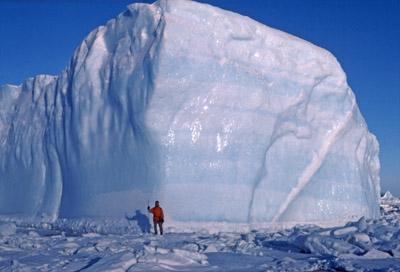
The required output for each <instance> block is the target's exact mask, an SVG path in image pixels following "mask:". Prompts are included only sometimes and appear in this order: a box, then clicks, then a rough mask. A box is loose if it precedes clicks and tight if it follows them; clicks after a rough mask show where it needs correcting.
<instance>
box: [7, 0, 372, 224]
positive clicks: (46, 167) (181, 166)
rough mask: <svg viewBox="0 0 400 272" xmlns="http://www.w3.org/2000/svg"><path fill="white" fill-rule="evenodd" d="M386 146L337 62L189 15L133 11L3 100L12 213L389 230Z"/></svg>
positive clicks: (225, 19)
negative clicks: (368, 225)
mask: <svg viewBox="0 0 400 272" xmlns="http://www.w3.org/2000/svg"><path fill="white" fill-rule="evenodd" d="M378 149H379V148H378V143H377V141H376V138H375V137H374V136H373V135H372V134H371V133H369V131H368V129H367V126H366V124H365V121H364V119H363V117H362V116H361V114H360V112H359V109H358V107H357V104H356V101H355V97H354V94H353V92H352V91H351V89H350V88H349V86H348V85H347V83H346V75H345V74H344V72H343V71H342V69H341V67H340V65H339V63H338V62H337V60H336V59H335V57H333V56H332V55H331V54H330V53H329V52H327V51H326V50H324V49H321V48H319V47H316V46H315V45H312V44H310V43H308V42H306V41H304V40H301V39H299V38H296V37H294V36H291V35H289V34H286V33H283V32H281V31H278V30H275V29H272V28H269V27H267V26H264V25H262V24H259V23H257V22H255V21H253V20H251V19H250V18H247V17H243V16H241V15H238V14H235V13H232V12H228V11H224V10H221V9H218V8H215V7H212V6H209V5H204V4H199V3H196V2H192V1H184V0H174V1H168V0H160V1H157V2H155V3H154V4H152V5H146V4H134V5H130V6H128V10H127V11H126V12H125V13H123V14H121V15H119V16H118V17H117V18H116V19H114V20H110V21H109V22H108V23H107V25H106V26H101V27H99V28H97V29H96V30H94V31H93V32H92V33H90V34H89V36H88V37H87V38H86V39H85V40H84V41H83V42H82V44H81V45H80V46H79V47H78V49H77V50H76V51H75V53H74V56H73V58H72V59H71V61H70V63H69V65H68V66H67V68H66V69H65V70H64V71H63V72H62V73H61V75H60V76H57V77H53V76H37V77H35V78H30V79H27V80H26V81H25V82H24V83H23V84H22V85H20V86H10V85H6V86H4V87H3V89H2V90H1V92H0V213H1V214H20V215H29V216H30V215H32V216H40V217H43V218H49V219H56V218H57V217H66V218H73V217H86V216H99V217H124V213H125V212H126V211H133V210H135V209H138V210H142V211H144V209H145V207H146V206H147V200H148V199H151V201H154V200H155V199H158V200H160V202H161V206H162V207H163V208H164V211H165V213H166V217H167V220H170V222H171V221H188V220H189V221H190V220H194V221H229V222H254V221H255V222H257V221H262V222H268V221H318V220H332V219H336V218H344V217H351V216H366V217H367V218H376V217H378V216H379V191H380V186H379V168H380V166H379V159H378Z"/></svg>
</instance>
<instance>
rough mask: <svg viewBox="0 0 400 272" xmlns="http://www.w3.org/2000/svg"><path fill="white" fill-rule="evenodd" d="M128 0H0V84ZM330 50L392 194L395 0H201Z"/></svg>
mask: <svg viewBox="0 0 400 272" xmlns="http://www.w3.org/2000/svg"><path fill="white" fill-rule="evenodd" d="M133 2H147V3H151V2H153V1H126V0H69V1H68V0H36V1H34V0H31V1H29V0H14V1H9V0H2V1H0V86H2V85H4V84H15V85H19V84H21V83H22V82H23V80H24V79H25V78H27V77H33V76H35V75H38V74H50V75H58V74H60V73H61V71H62V70H63V69H64V68H65V67H66V65H67V64H68V61H69V59H70V58H71V57H72V54H73V52H74V50H75V49H76V47H77V46H78V45H79V44H80V42H81V41H82V40H83V38H84V37H85V36H86V35H87V34H88V33H89V32H90V31H91V30H93V29H94V28H96V27H97V26H99V25H104V24H105V23H106V22H107V21H108V20H109V19H112V18H114V17H116V16H117V15H118V14H119V13H121V12H123V11H124V10H125V9H126V6H127V5H128V4H130V3H133ZM199 2H204V3H211V4H212V5H214V6H218V7H221V8H223V9H227V10H231V11H234V12H237V13H240V14H243V15H246V16H249V17H251V18H253V19H255V20H257V21H259V22H261V23H263V24H265V25H268V26H270V27H274V28H277V29H280V30H283V31H285V32H288V33H290V34H293V35H295V36H298V37H300V38H302V39H305V40H308V41H310V42H312V43H314V44H316V45H318V46H321V47H323V48H325V49H327V50H329V51H330V52H332V53H333V54H334V55H335V56H336V58H337V59H338V60H339V62H340V63H341V65H342V67H343V69H344V71H345V72H346V74H347V78H348V83H349V86H350V87H351V88H352V90H353V92H354V93H355V95H356V99H357V103H358V106H359V108H360V111H361V113H362V115H363V116H364V118H365V119H366V122H367V124H368V127H369V130H370V131H371V132H372V133H374V134H375V135H376V136H377V138H378V141H379V143H380V160H381V187H382V191H383V192H385V191H386V190H390V191H391V192H392V193H393V194H395V195H397V196H400V144H399V139H400V1H398V0H375V1H372V0H351V1H350V0H335V1H334V0H302V1H298V0H251V1H250V0H201V1H199Z"/></svg>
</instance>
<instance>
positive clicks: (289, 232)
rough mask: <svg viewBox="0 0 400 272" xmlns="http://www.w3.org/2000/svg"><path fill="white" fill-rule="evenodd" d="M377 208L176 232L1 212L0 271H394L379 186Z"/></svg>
mask: <svg viewBox="0 0 400 272" xmlns="http://www.w3.org/2000/svg"><path fill="white" fill-rule="evenodd" d="M381 213H382V216H381V218H380V219H378V220H366V219H365V218H363V217H362V218H360V219H355V220H354V221H352V222H347V223H346V222H344V223H343V224H342V225H341V226H336V227H326V226H325V227H320V226H316V225H297V226H294V227H291V228H281V229H279V228H278V227H277V225H276V226H275V227H272V225H271V227H270V228H259V229H256V228H254V229H253V230H248V229H245V228H243V229H242V231H238V230H236V231H234V232H233V231H231V232H230V231H228V229H229V226H231V225H230V224H227V225H226V226H225V227H224V226H221V228H222V229H223V230H224V231H220V232H217V231H216V229H217V228H214V229H199V230H197V231H193V229H195V228H196V226H192V228H191V227H190V226H187V229H186V231H185V230H183V231H182V232H177V229H175V228H172V227H168V222H166V223H165V228H166V233H165V235H164V236H155V235H153V234H148V233H143V232H142V231H141V227H140V226H139V224H138V223H139V221H134V220H130V221H128V220H125V221H126V222H124V221H123V220H121V221H117V220H114V221H102V222H101V221H97V222H96V221H95V220H92V221H89V220H88V219H86V221H84V220H81V221H71V220H58V221H56V222H55V223H52V224H49V223H40V222H27V221H22V220H15V219H13V220H12V219H10V218H4V217H3V218H2V221H0V271H170V270H171V271H268V270H270V271H275V270H279V271H321V270H322V271H336V270H342V271H377V270H379V271H399V270H400V200H399V199H397V198H394V197H392V196H390V195H389V194H386V195H385V196H384V197H383V198H382V204H381ZM128 218H129V217H128ZM237 228H238V229H240V228H239V227H237ZM107 230H108V231H109V233H107V232H106V231H107ZM124 232H125V234H124Z"/></svg>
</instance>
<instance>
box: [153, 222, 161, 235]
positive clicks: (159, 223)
mask: <svg viewBox="0 0 400 272" xmlns="http://www.w3.org/2000/svg"><path fill="white" fill-rule="evenodd" d="M153 223H154V233H155V234H157V225H158V226H159V227H160V234H161V235H163V229H162V224H163V223H161V222H160V221H159V220H157V221H156V220H154V221H153Z"/></svg>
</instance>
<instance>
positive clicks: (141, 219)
mask: <svg viewBox="0 0 400 272" xmlns="http://www.w3.org/2000/svg"><path fill="white" fill-rule="evenodd" d="M125 218H126V220H128V221H136V222H137V224H138V226H139V228H140V229H141V230H142V232H149V230H150V224H149V218H148V217H147V216H146V215H144V214H143V213H141V212H140V210H136V215H134V216H132V217H129V216H128V215H127V214H126V213H125Z"/></svg>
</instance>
